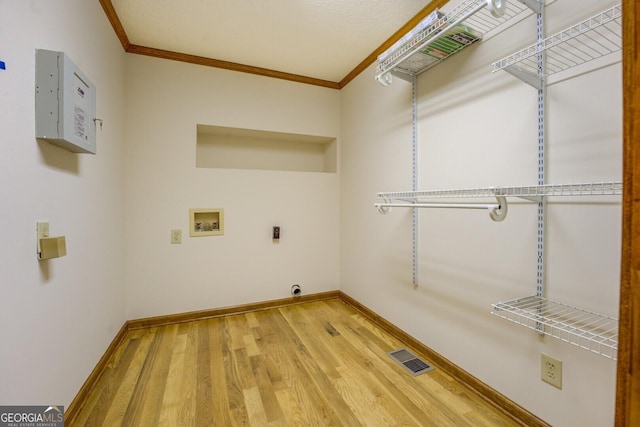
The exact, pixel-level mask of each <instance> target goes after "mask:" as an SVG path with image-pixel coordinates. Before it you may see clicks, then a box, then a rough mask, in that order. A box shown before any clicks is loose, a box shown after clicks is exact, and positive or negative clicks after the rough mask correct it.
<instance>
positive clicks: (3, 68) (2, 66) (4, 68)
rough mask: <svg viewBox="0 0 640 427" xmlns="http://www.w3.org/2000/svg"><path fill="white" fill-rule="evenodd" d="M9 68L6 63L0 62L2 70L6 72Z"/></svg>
mask: <svg viewBox="0 0 640 427" xmlns="http://www.w3.org/2000/svg"><path fill="white" fill-rule="evenodd" d="M6 69H7V67H5V65H4V62H3V61H0V70H6Z"/></svg>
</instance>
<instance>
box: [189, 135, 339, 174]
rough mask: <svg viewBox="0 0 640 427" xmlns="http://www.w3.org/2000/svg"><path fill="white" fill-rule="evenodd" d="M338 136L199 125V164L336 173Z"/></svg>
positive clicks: (197, 153) (197, 160)
mask: <svg viewBox="0 0 640 427" xmlns="http://www.w3.org/2000/svg"><path fill="white" fill-rule="evenodd" d="M336 145H337V143H336V138H335V137H325V136H314V135H300V134H293V133H284V132H270V131H262V130H254V129H243V128H231V127H224V126H211V125H202V124H199V125H197V144H196V167H198V168H221V169H262V170H281V171H299V172H324V173H335V172H336V170H337V148H336Z"/></svg>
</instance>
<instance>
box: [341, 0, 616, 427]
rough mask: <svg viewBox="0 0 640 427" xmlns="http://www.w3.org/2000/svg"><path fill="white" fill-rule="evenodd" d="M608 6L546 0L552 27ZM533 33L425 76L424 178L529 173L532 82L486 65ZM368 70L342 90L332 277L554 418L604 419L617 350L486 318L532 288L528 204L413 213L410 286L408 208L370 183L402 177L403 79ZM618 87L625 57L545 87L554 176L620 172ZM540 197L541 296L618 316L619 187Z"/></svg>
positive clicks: (608, 418) (488, 182) (486, 180)
mask: <svg viewBox="0 0 640 427" xmlns="http://www.w3.org/2000/svg"><path fill="white" fill-rule="evenodd" d="M610 4H611V2H603V1H599V2H598V1H589V2H583V1H582V2H578V1H577V0H562V1H558V2H554V3H553V4H550V5H549V7H548V9H547V16H548V19H547V22H548V24H549V27H550V28H549V33H552V32H554V31H558V30H560V29H562V28H564V27H566V26H567V25H568V24H570V23H572V22H575V21H576V20H579V19H581V18H586V17H588V16H590V14H593V13H595V12H597V11H599V10H602V9H604V8H605V7H606V6H608V5H610ZM577 6H579V8H578V10H580V16H579V15H578V14H577V13H576V12H575V8H576V7H577ZM534 40H535V24H534V22H533V19H531V18H529V19H526V20H525V21H523V22H520V23H518V24H517V25H516V26H514V27H512V28H510V29H509V30H507V31H505V32H504V33H502V34H499V35H498V36H495V37H492V38H490V39H488V40H486V41H485V42H483V44H481V45H479V46H476V47H474V48H470V49H467V50H466V51H463V52H461V53H459V54H458V55H456V56H455V57H453V58H451V59H449V60H447V61H445V62H444V63H442V64H440V65H439V66H438V67H436V68H434V69H432V70H430V71H428V72H426V73H425V74H423V75H422V76H420V78H419V79H418V112H419V118H418V133H419V152H420V154H419V163H420V173H419V174H420V179H419V182H420V185H419V187H420V189H448V188H467V187H478V186H509V185H530V184H535V183H536V180H537V122H536V109H537V104H536V91H535V90H534V89H533V88H531V87H529V86H527V85H525V84H524V83H521V82H520V81H518V80H516V79H515V78H513V77H512V76H510V75H509V74H507V73H498V74H493V75H492V74H490V73H489V70H490V67H489V65H490V64H491V62H492V61H494V60H498V59H500V58H502V57H504V56H506V55H508V54H509V53H511V52H513V51H515V50H516V49H517V48H519V47H525V46H526V45H528V44H530V43H532V42H533V41H534ZM373 75H374V67H370V68H369V69H368V70H367V71H366V72H365V73H363V74H362V75H360V76H359V77H358V78H357V79H356V80H355V81H353V82H352V83H350V84H349V85H348V86H347V87H346V88H345V89H343V90H342V96H343V99H342V102H343V104H342V109H343V118H342V120H343V133H342V152H341V161H342V182H341V230H342V233H341V254H342V255H341V270H340V273H341V276H340V277H341V289H342V290H343V291H345V292H346V293H347V294H349V295H351V296H353V297H354V298H356V299H357V300H358V301H360V302H362V303H363V304H365V305H366V306H368V307H370V308H371V309H372V310H374V311H375V312H376V313H378V314H380V315H381V316H383V317H385V318H386V319H388V320H390V321H391V322H393V323H394V324H396V325H397V326H399V327H400V328H401V329H403V330H405V331H407V332H408V333H410V334H412V335H413V336H414V337H416V338H417V339H419V340H420V341H422V342H423V343H425V344H426V345H427V346H429V347H431V348H433V349H434V350H435V351H437V352H439V353H440V354H442V355H443V356H445V357H446V358H448V359H450V360H451V361H453V362H454V363H456V364H457V365H459V366H460V367H462V368H463V369H465V370H467V371H468V372H470V373H471V374H472V375H474V376H476V377H477V378H479V379H480V380H482V381H484V382H485V383H486V384H488V385H489V386H491V387H493V388H495V389H497V390H498V391H499V392H501V393H503V394H505V395H506V396H507V397H509V398H510V399H512V400H514V401H515V402H517V403H518V404H520V405H522V406H524V407H525V408H527V409H528V410H530V411H532V412H533V413H535V414H536V415H538V416H539V417H541V418H542V419H544V420H546V421H548V422H550V423H551V424H552V425H556V426H574V425H581V426H603V425H612V424H613V417H614V403H615V367H616V365H615V362H613V361H611V360H609V359H606V358H603V357H601V356H598V355H595V354H591V353H589V352H587V351H584V350H581V349H578V348H576V347H574V346H572V345H569V344H566V343H562V342H560V341H558V340H555V339H553V338H548V337H545V338H539V337H538V335H537V334H535V333H534V332H532V331H529V330H528V329H525V328H522V327H521V326H518V325H514V324H512V323H510V322H507V321H505V320H503V319H500V318H497V317H495V316H492V315H491V314H490V311H491V304H492V303H496V302H499V301H506V300H510V299H513V298H518V297H524V296H528V295H532V294H535V291H536V270H535V268H536V225H535V224H536V207H535V205H534V204H531V203H527V202H518V201H517V200H511V203H510V205H509V213H508V216H507V218H506V219H505V221H503V222H493V221H491V220H490V219H489V217H488V215H487V214H486V213H485V212H480V211H462V210H438V209H434V210H426V209H424V210H421V211H420V213H419V227H420V233H419V235H420V237H419V241H418V246H419V254H420V255H419V267H420V268H419V276H420V280H419V282H420V286H418V287H417V288H415V289H414V288H413V286H412V284H411V279H412V277H411V268H412V267H411V265H412V264H411V244H412V238H411V212H410V210H408V209H407V210H403V209H399V208H396V209H393V210H392V211H391V212H390V213H388V214H387V215H380V214H379V213H378V212H377V210H376V209H375V208H374V207H373V203H374V201H375V193H377V192H380V191H401V190H409V189H411V127H410V123H411V122H410V120H411V86H410V85H409V84H408V83H406V82H403V81H400V80H397V79H396V81H395V82H394V83H393V85H392V86H391V87H388V88H384V87H381V86H379V85H378V84H377V83H376V82H375V81H374V78H373ZM621 92H622V91H621V65H620V63H615V64H613V65H609V66H606V67H604V68H601V69H598V70H596V71H594V72H592V73H589V74H585V75H579V76H574V77H573V78H571V79H568V80H563V81H555V82H554V83H553V84H552V85H550V86H549V89H548V103H547V111H548V114H549V116H548V117H549V120H548V126H547V131H548V134H547V136H548V139H547V141H548V146H547V148H548V149H547V182H548V183H567V182H583V181H584V182H589V181H597V180H611V179H621V175H622V174H621V158H622V142H621V141H622V137H621V133H622V111H621V107H622V101H621ZM549 204H550V205H549V208H548V216H547V225H548V228H547V248H546V251H547V252H546V260H547V264H546V266H547V277H546V279H547V296H548V297H550V298H552V299H557V300H559V301H562V302H565V303H569V304H575V305H577V306H579V307H583V308H586V309H590V310H594V311H597V312H600V313H602V314H605V315H610V316H614V317H616V316H617V310H618V283H619V260H620V249H619V248H620V232H621V226H620V217H621V208H620V203H619V199H618V198H609V199H601V200H599V201H594V200H593V199H591V200H587V199H580V200H568V201H567V200H563V201H562V202H560V201H550V203H549ZM542 352H544V353H548V354H551V355H553V356H555V357H558V358H559V359H561V360H562V361H563V369H564V375H563V380H564V384H563V389H562V390H558V389H556V388H553V387H551V386H549V385H547V384H546V383H543V382H541V381H540V379H539V377H540V353H542Z"/></svg>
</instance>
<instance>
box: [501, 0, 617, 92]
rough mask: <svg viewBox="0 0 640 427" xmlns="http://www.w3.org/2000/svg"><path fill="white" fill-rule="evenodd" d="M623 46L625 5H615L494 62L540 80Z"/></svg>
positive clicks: (533, 80)
mask: <svg viewBox="0 0 640 427" xmlns="http://www.w3.org/2000/svg"><path fill="white" fill-rule="evenodd" d="M621 49H622V6H621V5H616V6H613V7H611V8H609V9H606V10H604V11H602V12H600V13H598V14H597V15H595V16H592V17H591V18H588V19H585V20H584V21H582V22H580V23H578V24H575V25H573V26H571V27H569V28H567V29H566V30H564V31H560V32H559V33H557V34H554V35H552V36H550V37H547V38H546V39H544V40H541V41H539V42H538V43H536V44H533V45H531V46H529V47H527V48H525V49H522V50H520V51H518V52H516V53H514V54H512V55H510V56H508V57H506V58H503V59H501V60H499V61H496V62H494V63H493V64H492V72H496V71H499V70H505V71H508V72H510V73H511V74H513V75H515V76H516V77H518V78H520V79H522V80H523V81H525V82H526V83H529V84H531V85H533V86H536V87H538V83H536V82H537V81H540V79H541V78H545V77H548V76H550V75H552V74H555V73H559V72H561V71H565V70H568V69H570V68H573V67H576V66H578V65H581V64H584V63H586V62H589V61H592V60H595V59H598V58H601V57H604V56H606V55H609V54H612V53H614V52H617V51H620V50H621ZM541 53H545V54H546V73H545V74H544V75H543V76H538V55H539V54H541Z"/></svg>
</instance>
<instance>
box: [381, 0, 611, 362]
mask: <svg viewBox="0 0 640 427" xmlns="http://www.w3.org/2000/svg"><path fill="white" fill-rule="evenodd" d="M498 3H499V5H498ZM497 6H499V8H496V7H497ZM527 8H529V9H530V10H531V11H533V12H534V13H535V14H536V27H537V28H536V31H537V40H538V41H537V43H535V44H534V45H532V46H529V47H527V48H525V49H522V50H520V51H518V52H516V53H514V54H512V55H510V56H508V57H506V58H504V59H502V60H500V61H496V62H494V63H493V64H492V72H496V71H499V70H504V71H507V72H509V73H511V74H512V75H514V76H516V77H518V78H519V79H520V80H522V81H523V82H525V83H527V84H529V85H531V86H533V87H534V88H536V89H537V91H538V116H537V121H538V139H537V142H538V159H537V164H538V183H537V185H532V186H519V187H484V188H468V189H457V190H427V191H417V188H416V184H417V182H418V179H417V173H416V171H417V155H416V152H417V138H416V132H415V128H416V120H417V114H416V109H417V101H416V89H415V86H416V84H417V79H416V76H417V75H419V74H420V73H422V72H424V71H425V70H427V69H429V68H430V67H432V66H433V65H436V64H437V63H439V62H440V61H441V60H442V59H445V58H446V57H447V56H449V55H446V56H443V57H442V58H438V60H437V61H434V60H433V58H431V56H433V55H429V53H430V52H431V51H432V48H433V46H434V44H436V43H438V42H439V41H440V42H441V41H442V40H441V39H442V38H443V37H447V35H448V34H451V29H452V28H455V27H456V26H459V25H461V24H462V25H463V26H469V27H470V28H473V29H474V30H475V31H477V32H478V33H479V36H478V37H477V39H475V40H472V41H470V42H469V43H467V44H465V45H464V46H459V47H457V48H456V49H451V52H449V53H450V54H453V53H455V52H457V51H459V50H460V49H462V48H464V47H466V45H469V44H471V43H473V42H475V41H477V40H479V39H481V38H482V33H481V32H485V33H486V32H488V31H492V30H494V29H496V30H502V28H503V27H502V24H504V23H505V22H506V21H508V20H509V19H511V18H513V17H515V16H517V15H520V14H521V12H524V11H525V10H526V9H527ZM544 13H545V5H544V1H542V0H513V1H511V2H509V6H508V7H506V0H504V2H499V1H496V0H493V1H492V0H464V1H462V2H461V3H459V5H458V6H456V7H454V8H453V9H452V10H451V12H449V13H447V14H446V15H436V16H435V17H432V20H431V21H430V22H429V24H428V25H424V28H420V25H419V26H418V28H416V29H414V30H412V31H411V32H410V33H409V34H408V35H407V36H405V37H404V38H403V39H402V42H401V43H399V44H397V45H394V46H392V47H391V48H390V49H388V50H387V51H386V52H385V53H383V55H381V57H379V58H378V68H377V70H376V71H377V72H376V80H377V81H378V82H379V83H381V84H382V85H385V86H388V85H389V84H391V81H392V77H391V76H392V75H394V76H397V77H400V78H402V79H405V80H408V81H410V82H412V84H413V127H414V132H413V133H414V135H413V152H414V153H413V157H414V160H413V161H414V165H413V170H414V176H413V187H414V188H413V191H403V192H383V193H378V194H377V199H378V201H377V202H376V203H375V204H374V206H375V207H376V208H378V210H379V211H380V213H383V214H386V213H388V212H389V211H390V209H391V208H394V207H399V208H411V209H412V210H413V228H414V237H413V239H414V242H413V268H414V272H413V276H414V285H415V286H417V284H418V280H417V276H418V272H417V270H418V267H417V265H418V261H417V259H418V256H417V237H416V235H417V229H418V225H417V217H416V208H452V209H481V210H487V211H488V213H489V216H490V217H491V219H493V220H494V221H502V220H504V219H505V217H506V215H507V206H508V202H507V199H508V198H509V197H516V198H520V199H525V200H528V201H531V202H535V203H537V206H538V222H537V231H538V233H537V235H538V240H537V259H538V265H537V277H536V293H535V295H534V296H527V297H524V298H517V299H513V300H511V301H507V302H500V303H496V304H492V312H491V313H492V314H493V315H496V316H498V317H501V318H504V319H507V320H509V321H512V322H514V323H517V324H520V325H523V326H525V327H527V328H530V329H533V330H535V331H536V332H537V333H538V334H541V335H548V336H551V337H554V338H558V339H560V340H562V341H565V342H568V343H571V344H573V345H576V346H578V347H580V348H583V349H586V350H589V351H591V352H593V353H596V354H600V355H602V356H604V357H607V358H609V359H612V360H617V349H618V343H617V341H618V321H617V320H616V319H614V318H612V317H609V316H605V315H601V314H597V313H594V312H591V311H588V310H584V309H580V308H577V307H574V306H571V305H568V304H565V303H561V302H556V301H552V300H550V299H546V298H545V294H546V292H545V262H544V259H545V237H544V236H545V217H546V201H547V199H548V197H554V196H621V195H622V182H621V181H615V180H613V181H606V182H605V181H603V182H585V183H577V184H547V183H546V182H545V167H544V166H545V165H544V163H545V161H544V159H545V145H546V136H545V121H546V118H545V117H546V107H545V104H546V102H545V98H546V86H547V77H548V76H550V75H553V74H556V73H561V72H563V71H565V70H569V69H573V68H574V67H578V68H580V67H581V66H582V65H583V64H584V65H586V64H587V63H592V64H596V66H595V67H592V68H591V69H588V68H585V69H582V68H580V69H579V70H578V73H580V72H585V71H592V70H593V68H597V66H598V61H596V60H599V59H601V58H602V59H603V60H605V61H609V62H608V63H613V62H615V61H618V60H619V59H618V58H617V57H615V56H614V55H615V54H616V53H617V52H618V51H620V50H621V48H622V22H621V21H622V8H621V6H620V5H616V6H613V7H610V8H608V9H606V10H604V11H602V12H600V13H598V14H596V15H594V16H592V17H591V18H588V19H586V20H583V21H581V22H579V23H577V24H575V25H573V26H571V27H569V28H567V29H566V30H564V31H561V32H559V33H557V34H555V35H553V36H551V37H546V36H545V34H544V33H545V31H544V21H545V19H544ZM491 15H493V17H492V16H491ZM430 46H431V47H430ZM609 57H610V58H611V59H608V58H609ZM594 61H595V62H594ZM569 77H571V76H569ZM473 198H485V199H487V198H491V199H495V200H491V202H486V201H483V202H471V203H470V202H468V200H464V199H473ZM453 199H458V200H453Z"/></svg>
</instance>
